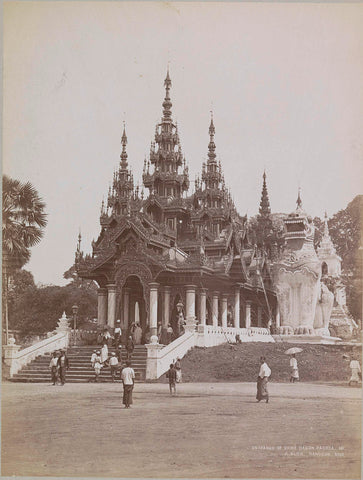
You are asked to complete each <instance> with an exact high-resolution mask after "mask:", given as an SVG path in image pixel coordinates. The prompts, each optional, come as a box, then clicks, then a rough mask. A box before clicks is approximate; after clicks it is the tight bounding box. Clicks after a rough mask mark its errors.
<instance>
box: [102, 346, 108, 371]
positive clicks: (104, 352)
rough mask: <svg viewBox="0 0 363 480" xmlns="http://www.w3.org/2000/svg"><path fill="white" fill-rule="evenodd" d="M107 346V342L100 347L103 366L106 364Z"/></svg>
mask: <svg viewBox="0 0 363 480" xmlns="http://www.w3.org/2000/svg"><path fill="white" fill-rule="evenodd" d="M107 361H108V347H107V343H105V344H104V345H103V347H102V348H101V363H103V365H104V366H107V364H108V362H107Z"/></svg>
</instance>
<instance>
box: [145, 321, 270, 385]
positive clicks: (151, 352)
mask: <svg viewBox="0 0 363 480" xmlns="http://www.w3.org/2000/svg"><path fill="white" fill-rule="evenodd" d="M236 335H239V337H240V340H241V342H242V343H245V342H271V343H273V342H274V341H275V340H274V339H273V337H272V336H271V334H270V331H269V329H268V328H263V327H250V328H234V327H220V326H213V325H198V326H197V329H196V330H195V331H188V332H185V333H184V334H183V335H182V336H180V337H179V338H177V339H176V340H174V341H173V342H172V343H170V344H169V345H167V346H166V347H164V346H163V345H159V344H149V345H146V348H147V367H146V379H147V380H155V379H157V378H159V377H160V376H161V375H163V374H164V373H165V372H166V371H167V370H168V369H169V366H170V364H171V363H173V362H174V361H175V360H176V359H177V358H183V357H184V355H185V354H186V353H187V352H188V351H189V350H190V349H191V348H193V347H214V346H216V345H220V344H222V343H227V342H231V343H234V342H235V341H236Z"/></svg>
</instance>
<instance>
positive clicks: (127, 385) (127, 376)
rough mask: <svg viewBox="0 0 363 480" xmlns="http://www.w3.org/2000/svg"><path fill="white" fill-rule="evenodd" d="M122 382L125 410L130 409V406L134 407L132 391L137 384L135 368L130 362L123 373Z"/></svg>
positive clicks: (128, 361)
mask: <svg viewBox="0 0 363 480" xmlns="http://www.w3.org/2000/svg"><path fill="white" fill-rule="evenodd" d="M121 380H122V384H123V387H124V394H123V400H122V402H123V404H124V405H125V408H130V405H132V390H133V388H134V382H135V372H134V370H133V368H131V362H130V360H127V362H126V367H125V368H124V369H123V370H122V372H121Z"/></svg>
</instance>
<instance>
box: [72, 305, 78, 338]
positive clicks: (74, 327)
mask: <svg viewBox="0 0 363 480" xmlns="http://www.w3.org/2000/svg"><path fill="white" fill-rule="evenodd" d="M72 313H73V345H75V344H76V339H77V334H76V328H77V313H78V305H73V307H72Z"/></svg>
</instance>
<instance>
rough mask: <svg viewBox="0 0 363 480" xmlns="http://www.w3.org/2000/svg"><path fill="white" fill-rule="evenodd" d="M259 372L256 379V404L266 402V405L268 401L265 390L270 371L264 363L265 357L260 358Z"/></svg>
mask: <svg viewBox="0 0 363 480" xmlns="http://www.w3.org/2000/svg"><path fill="white" fill-rule="evenodd" d="M260 364H261V366H260V371H259V373H258V377H257V395H256V399H257V402H260V401H261V400H266V403H268V401H269V395H268V390H267V382H268V380H269V378H270V376H271V369H270V368H269V366H268V365H267V363H266V359H265V357H260Z"/></svg>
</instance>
